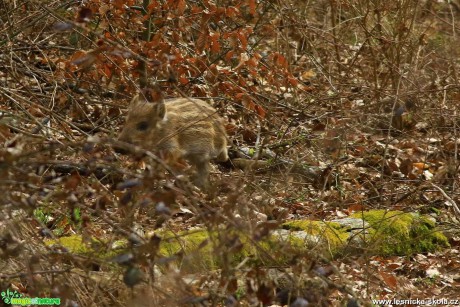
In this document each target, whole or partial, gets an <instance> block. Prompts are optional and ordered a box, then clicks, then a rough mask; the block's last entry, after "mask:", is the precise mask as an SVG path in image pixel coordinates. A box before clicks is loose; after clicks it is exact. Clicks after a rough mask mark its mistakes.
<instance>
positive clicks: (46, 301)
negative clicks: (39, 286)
mask: <svg viewBox="0 0 460 307" xmlns="http://www.w3.org/2000/svg"><path fill="white" fill-rule="evenodd" d="M0 295H1V296H2V300H3V302H4V303H5V304H11V305H21V306H28V305H60V304H61V299H60V298H50V297H34V298H31V297H23V295H22V294H21V293H19V292H18V291H10V289H7V290H6V291H3V292H2V293H0Z"/></svg>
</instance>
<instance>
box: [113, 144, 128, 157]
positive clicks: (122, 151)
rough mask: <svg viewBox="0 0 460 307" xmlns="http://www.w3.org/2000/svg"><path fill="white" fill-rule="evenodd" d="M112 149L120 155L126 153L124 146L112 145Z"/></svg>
mask: <svg viewBox="0 0 460 307" xmlns="http://www.w3.org/2000/svg"><path fill="white" fill-rule="evenodd" d="M113 150H115V152H116V153H119V154H121V155H126V154H127V153H128V150H126V148H123V147H120V146H116V145H114V146H113Z"/></svg>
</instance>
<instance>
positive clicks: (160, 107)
mask: <svg viewBox="0 0 460 307" xmlns="http://www.w3.org/2000/svg"><path fill="white" fill-rule="evenodd" d="M155 115H156V116H157V117H158V118H161V119H163V118H164V117H165V115H166V107H165V103H164V102H163V101H162V102H160V103H157V104H156V106H155Z"/></svg>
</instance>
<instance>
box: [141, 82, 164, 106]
mask: <svg viewBox="0 0 460 307" xmlns="http://www.w3.org/2000/svg"><path fill="white" fill-rule="evenodd" d="M139 96H140V97H142V98H143V99H144V101H147V102H153V103H161V102H163V100H164V99H163V92H162V91H161V88H160V87H159V86H153V87H151V88H150V87H145V88H142V89H141V92H140V94H139Z"/></svg>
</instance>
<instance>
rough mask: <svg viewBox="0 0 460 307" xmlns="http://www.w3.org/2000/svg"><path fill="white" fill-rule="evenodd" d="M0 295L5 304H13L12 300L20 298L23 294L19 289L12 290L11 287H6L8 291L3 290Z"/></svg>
mask: <svg viewBox="0 0 460 307" xmlns="http://www.w3.org/2000/svg"><path fill="white" fill-rule="evenodd" d="M0 295H1V296H2V300H3V302H4V303H5V304H12V303H11V300H12V299H13V298H20V297H21V296H22V294H21V293H19V292H18V291H14V292H13V291H10V289H6V291H3V292H2V293H0Z"/></svg>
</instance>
